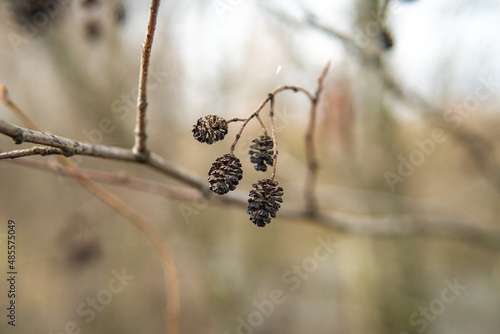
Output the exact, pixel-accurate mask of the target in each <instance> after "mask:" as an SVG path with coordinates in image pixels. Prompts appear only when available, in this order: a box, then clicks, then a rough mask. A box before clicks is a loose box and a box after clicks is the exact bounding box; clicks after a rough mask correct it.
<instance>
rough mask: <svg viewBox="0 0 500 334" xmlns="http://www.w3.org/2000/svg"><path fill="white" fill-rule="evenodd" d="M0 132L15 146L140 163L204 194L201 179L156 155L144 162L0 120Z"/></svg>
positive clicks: (117, 150) (122, 152) (120, 150)
mask: <svg viewBox="0 0 500 334" xmlns="http://www.w3.org/2000/svg"><path fill="white" fill-rule="evenodd" d="M0 133H3V134H5V135H7V136H9V137H11V138H12V139H13V140H14V141H15V142H16V143H17V144H20V143H22V142H29V143H35V144H41V145H47V146H51V147H56V148H59V149H61V150H63V151H64V152H66V153H63V154H65V155H67V154H78V155H86V156H92V157H99V158H105V159H113V160H120V161H129V162H139V163H144V164H145V165H148V166H150V167H151V168H153V169H154V170H156V171H158V172H160V173H162V174H166V175H168V176H171V177H173V178H175V179H177V180H179V181H180V182H183V183H186V184H189V185H191V186H193V187H195V188H197V189H199V190H201V191H202V192H204V193H206V192H207V185H206V184H205V182H204V180H203V179H201V178H200V177H198V176H196V175H194V174H193V173H191V172H189V171H187V170H185V169H183V168H182V167H180V166H177V165H175V164H173V163H171V162H168V161H166V160H164V159H163V158H161V157H160V156H158V155H157V154H150V155H149V157H148V158H147V160H146V161H143V160H141V159H139V158H138V157H137V156H136V155H135V154H134V153H132V152H131V151H130V150H127V149H124V148H119V147H113V146H105V145H92V144H88V143H84V142H78V141H74V140H71V139H68V138H64V137H60V136H56V135H52V134H47V133H44V132H40V131H34V130H28V129H25V128H21V127H18V126H15V125H12V124H10V123H7V122H5V121H4V120H0ZM54 153H55V152H54Z"/></svg>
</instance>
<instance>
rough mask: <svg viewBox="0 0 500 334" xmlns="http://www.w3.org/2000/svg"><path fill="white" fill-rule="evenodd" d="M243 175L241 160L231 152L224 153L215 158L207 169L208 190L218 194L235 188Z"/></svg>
mask: <svg viewBox="0 0 500 334" xmlns="http://www.w3.org/2000/svg"><path fill="white" fill-rule="evenodd" d="M242 177H243V170H242V169H241V162H240V159H238V158H237V157H236V156H234V155H233V154H225V155H223V156H222V157H219V158H217V159H216V160H215V162H214V163H213V164H212V167H210V170H209V171H208V182H210V190H212V191H213V192H214V193H216V194H219V195H224V194H227V193H228V192H229V191H231V190H234V189H236V186H237V185H238V183H239V182H240V180H241V178H242Z"/></svg>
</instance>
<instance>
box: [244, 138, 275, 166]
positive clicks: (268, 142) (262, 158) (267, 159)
mask: <svg viewBox="0 0 500 334" xmlns="http://www.w3.org/2000/svg"><path fill="white" fill-rule="evenodd" d="M253 142H254V143H255V144H253V145H251V146H250V151H248V154H250V162H251V163H253V164H255V165H254V167H255V169H256V170H258V171H261V172H265V171H267V166H272V165H273V153H274V152H273V148H274V144H273V139H272V138H271V137H269V136H260V138H257V139H254V140H253Z"/></svg>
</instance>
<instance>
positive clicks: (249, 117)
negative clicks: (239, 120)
mask: <svg viewBox="0 0 500 334" xmlns="http://www.w3.org/2000/svg"><path fill="white" fill-rule="evenodd" d="M267 101H269V96H268V97H267V98H266V99H265V100H264V101H262V102H261V103H260V104H259V106H258V107H257V109H256V110H255V111H254V112H252V113H251V114H250V116H248V117H247V118H246V119H245V121H244V122H243V125H242V126H241V128H240V131H238V133H237V134H236V138H235V139H234V142H233V144H232V145H231V148H230V149H229V153H230V154H233V152H234V148H235V147H236V144H238V141H239V140H240V137H241V134H242V133H243V130H244V129H245V127H246V126H247V124H248V122H250V120H251V119H252V118H254V117H255V116H257V115H258V114H259V113H260V111H261V110H262V108H264V107H265V105H266V104H267Z"/></svg>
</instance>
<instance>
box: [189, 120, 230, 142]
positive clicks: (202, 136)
mask: <svg viewBox="0 0 500 334" xmlns="http://www.w3.org/2000/svg"><path fill="white" fill-rule="evenodd" d="M192 131H193V137H194V138H195V139H196V140H197V141H199V142H200V143H207V144H209V145H210V144H213V143H215V142H217V141H219V140H222V139H224V137H225V136H226V134H227V131H228V129H227V122H226V120H225V119H224V118H222V117H219V116H217V115H207V116H205V119H203V117H200V118H198V121H197V122H196V124H195V125H193V130H192Z"/></svg>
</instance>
